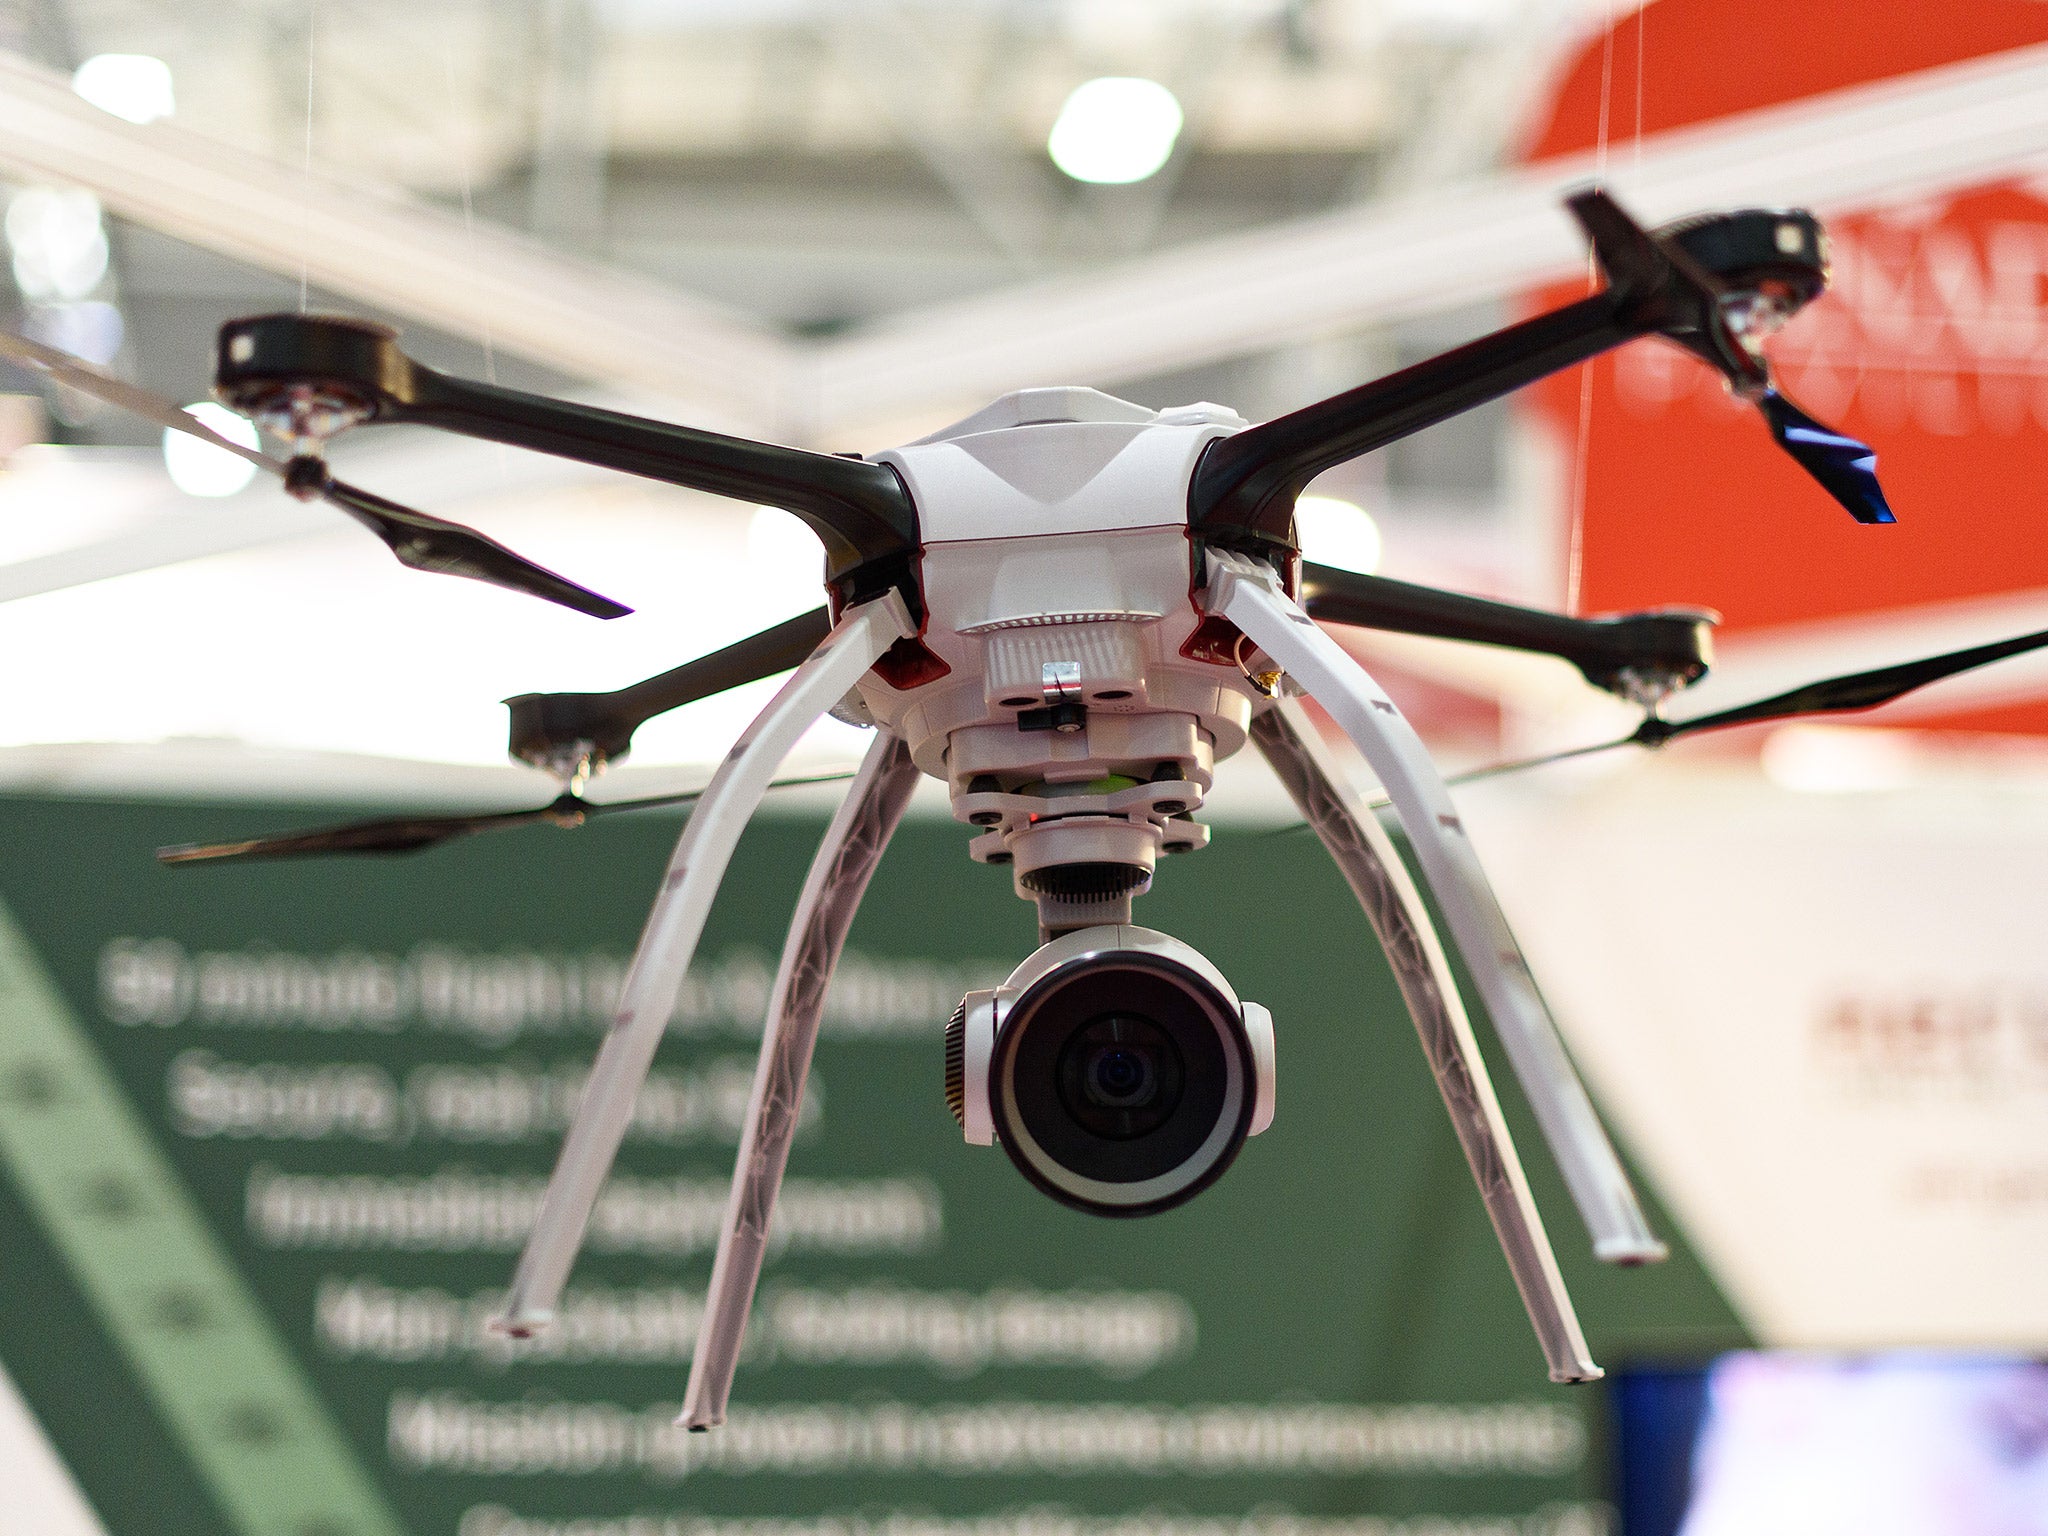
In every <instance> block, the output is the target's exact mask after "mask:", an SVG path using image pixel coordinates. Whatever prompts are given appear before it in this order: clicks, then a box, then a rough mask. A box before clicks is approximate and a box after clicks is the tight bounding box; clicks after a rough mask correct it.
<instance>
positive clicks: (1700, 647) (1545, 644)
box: [1301, 561, 1718, 695]
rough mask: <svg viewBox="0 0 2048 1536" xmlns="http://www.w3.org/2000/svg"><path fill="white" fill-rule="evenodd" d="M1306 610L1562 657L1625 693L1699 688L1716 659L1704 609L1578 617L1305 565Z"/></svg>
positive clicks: (1335, 620) (1712, 618)
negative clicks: (1666, 685)
mask: <svg viewBox="0 0 2048 1536" xmlns="http://www.w3.org/2000/svg"><path fill="white" fill-rule="evenodd" d="M1301 605H1302V607H1304V608H1305V609H1307V610H1308V612H1309V615H1310V616H1311V617H1312V618H1316V619H1322V620H1325V621H1327V622H1329V623H1332V624H1351V625H1356V626H1358V627H1359V628H1362V629H1386V630H1393V631H1396V632H1398V633H1400V634H1404V635H1430V636H1434V637H1435V638H1437V639H1441V640H1465V641H1470V642H1474V643H1476V644H1479V645H1500V646H1506V647H1508V648H1510V649H1512V650H1517V651H1535V652H1538V653H1539V654H1542V655H1545V656H1559V657H1562V658H1563V659H1564V660H1566V661H1568V662H1570V663H1571V664H1572V665H1573V666H1575V667H1577V668H1578V669H1579V671H1580V672H1582V673H1584V674H1585V677H1586V681H1587V682H1589V683H1591V684H1593V685H1594V686H1595V687H1596V688H1604V689H1606V690H1607V691H1608V692H1610V693H1619V694H1623V695H1627V694H1629V693H1630V692H1631V690H1632V688H1634V687H1635V686H1637V685H1639V684H1642V683H1647V682H1649V681H1651V680H1652V679H1668V680H1670V681H1672V682H1675V683H1676V684H1677V685H1678V686H1681V687H1683V686H1687V685H1690V684H1692V683H1695V682H1697V681H1699V679H1700V678H1702V677H1704V676H1705V675H1706V672H1707V668H1708V667H1709V666H1710V665H1711V664H1712V662H1713V648H1712V630H1713V626H1714V624H1715V623H1716V622H1717V619H1718V616H1717V615H1715V614H1712V613H1709V612H1707V611H1705V610H1703V609H1666V610H1664V611H1662V612H1651V613H1625V614H1617V615H1615V616H1613V617H1611V618H1600V619H1575V618H1572V617H1570V616H1568V615H1566V614H1562V613H1549V612H1546V611H1544V610H1542V609H1540V608H1523V607H1519V606H1517V605H1516V604H1514V603H1501V602H1495V601H1494V600H1492V599H1491V598H1485V597H1468V596H1466V595H1465V594H1463V593H1459V592H1441V591H1438V590H1437V589H1436V588H1435V587H1420V586H1416V585H1414V584H1412V583H1410V582H1405V581H1391V580H1389V579H1387V578H1386V577H1384V576H1365V575H1361V574H1360V573H1358V572H1357V571H1345V570H1339V569H1337V568H1336V567H1334V566H1328V565H1315V564H1311V563H1309V562H1306V561H1304V562H1303V563H1302V567H1301Z"/></svg>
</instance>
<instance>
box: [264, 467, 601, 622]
mask: <svg viewBox="0 0 2048 1536" xmlns="http://www.w3.org/2000/svg"><path fill="white" fill-rule="evenodd" d="M284 488H285V489H286V490H287V491H289V492H291V494H292V495H294V496H296V497H298V498H299V500H301V501H313V500H316V499H317V500H320V501H325V502H327V503H329V504H330V505H332V506H337V507H339V508H341V510H342V511H344V512H346V513H347V514H348V515H349V516H350V517H352V518H354V519H355V520H356V521H357V522H359V523H361V524H362V525H363V526H364V527H365V528H368V529H369V530H370V531H371V532H372V533H374V534H376V535H377V537H378V538H380V539H382V540H383V541H384V542H385V544H386V545H388V546H389V547H390V550H391V553H392V554H394V555H396V556H397V557H398V561H399V563H400V564H401V565H409V566H411V567H412V568H413V569H414V570H416V571H428V572H432V573H434V574H437V575H442V576H467V577H468V578H469V579H470V580H471V581H482V582H488V583H489V584H490V585H492V586H494V587H505V588H508V589H510V590H511V591H514V592H524V593H526V594H527V595H528V596H530V597H540V598H545V599H547V601H549V602H551V603H559V604H560V605H561V606H562V607H564V608H573V609H575V610H576V611H577V612H578V613H587V614H589V615H590V616H591V617H592V618H594V619H617V618H623V617H624V616H625V615H627V614H629V613H631V612H632V611H633V610H632V609H630V608H628V607H627V606H626V605H625V604H624V603H616V602H613V601H612V600H611V599H610V598H608V597H605V596H603V595H602V594H600V593H597V592H593V591H591V590H590V588H588V587H584V586H579V585H577V584H576V583H575V582H573V581H571V580H569V579H568V578H567V577H566V576H558V575H556V574H555V573H554V572H553V571H551V570H549V569H548V568H547V567H546V566H543V565H536V564H534V563H533V561H531V560H529V559H527V558H526V557H525V556H524V555H519V554H515V553H514V552H513V551H511V550H509V549H507V548H506V547H505V546H504V545H502V544H500V543H499V542H498V541H497V540H496V539H491V538H486V537H485V536H484V535H483V534H481V533H478V532H477V531H476V530H475V529H474V528H465V527H464V526H463V525H462V524H460V523H451V522H449V521H448V520H447V519H446V518H440V517H433V516H430V515H429V514H427V513H425V512H415V511H413V510H412V508H410V507H402V506H400V505H399V504H398V503H397V502H395V501H387V500H385V499H384V498H383V497H382V496H375V495H372V494H371V493H370V492H368V491H362V490H358V489H356V487H354V486H352V485H350V484H348V483H347V482H345V481H341V480H337V479H335V478H334V476H332V475H331V474H329V473H328V472H327V465H326V464H325V463H324V462H323V461H322V460H320V459H316V458H313V457H311V456H310V455H308V454H299V455H298V456H296V457H295V458H293V459H292V460H291V461H290V462H289V463H288V464H286V465H285V477H284Z"/></svg>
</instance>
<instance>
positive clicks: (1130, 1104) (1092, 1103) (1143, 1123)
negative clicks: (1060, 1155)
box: [1057, 1013, 1186, 1141]
mask: <svg viewBox="0 0 2048 1536" xmlns="http://www.w3.org/2000/svg"><path fill="white" fill-rule="evenodd" d="M1057 1071H1058V1080H1059V1095H1060V1103H1061V1104H1062V1105H1063V1106H1065V1108H1066V1111H1067V1113H1068V1114H1070V1115H1072V1116H1073V1117H1074V1119H1075V1121H1076V1122H1078V1123H1079V1124H1081V1125H1083V1126H1085V1127H1087V1129H1089V1130H1090V1131H1093V1132H1094V1133H1095V1134H1096V1135H1098V1136H1106V1137H1108V1138H1109V1139H1110V1140H1112V1141H1129V1140H1131V1139H1132V1138H1133V1137H1137V1136H1146V1135H1149V1134H1151V1133H1152V1132H1153V1131H1156V1130H1158V1129H1159V1127H1160V1126H1162V1125H1164V1124H1165V1123H1166V1121H1167V1120H1168V1119H1169V1118H1171V1117H1172V1115H1173V1112H1174V1110H1175V1109H1177V1108H1179V1106H1180V1100H1181V1089H1182V1086H1183V1084H1184V1082H1185V1080H1186V1069H1185V1067H1184V1066H1183V1065H1182V1062H1181V1055H1180V1051H1179V1050H1178V1049H1177V1048H1176V1047H1175V1045H1174V1043H1173V1037H1172V1036H1171V1035H1169V1034H1168V1033H1167V1032H1166V1031H1165V1030H1163V1029H1161V1028H1160V1027H1159V1026H1158V1025H1157V1024H1155V1023H1154V1022H1153V1021H1152V1020H1150V1019H1148V1018H1144V1017H1141V1016H1140V1015H1137V1014H1130V1013H1106V1014H1103V1015H1102V1016H1101V1017H1100V1018H1095V1019H1091V1020H1089V1021H1088V1022H1087V1023H1085V1024H1083V1025H1082V1026H1081V1027H1080V1028H1079V1029H1077V1030H1075V1031H1074V1033H1073V1034H1072V1035H1071V1036H1070V1037H1069V1038H1068V1040H1067V1043H1066V1044H1065V1045H1064V1046H1062V1047H1061V1048H1060V1056H1059V1066H1058V1069H1057Z"/></svg>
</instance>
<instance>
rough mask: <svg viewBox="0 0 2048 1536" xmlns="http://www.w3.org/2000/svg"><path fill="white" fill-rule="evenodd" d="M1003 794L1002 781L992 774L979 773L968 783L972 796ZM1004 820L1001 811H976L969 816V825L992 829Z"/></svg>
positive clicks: (968, 791)
mask: <svg viewBox="0 0 2048 1536" xmlns="http://www.w3.org/2000/svg"><path fill="white" fill-rule="evenodd" d="M1002 792H1003V786H1002V782H1001V780H999V779H997V778H996V776H995V775H994V774H992V773H977V774H976V775H975V776H974V777H973V778H971V779H969V780H968V781H967V793H968V794H970V795H999V794H1001V793H1002ZM1002 819H1003V813H1002V812H1001V811H995V810H988V811H975V812H973V813H972V814H971V815H969V816H968V818H967V820H968V823H969V824H970V825H972V826H977V827H992V826H995V825H996V824H997V823H998V822H1000V821H1001V820H1002Z"/></svg>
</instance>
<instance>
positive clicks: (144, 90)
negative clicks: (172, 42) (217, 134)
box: [71, 53, 177, 123]
mask: <svg viewBox="0 0 2048 1536" xmlns="http://www.w3.org/2000/svg"><path fill="white" fill-rule="evenodd" d="M71 89H72V90H74V91H76V92H78V94H79V95H81V96H83V97H84V98H85V99H86V100H87V101H89V102H91V103H92V104H93V105H94V106H96V107H98V108H99V109H100V110H101V111H102V112H111V113H113V114H114V116H116V117H121V118H126V119H127V120H128V121H129V122H131V123H153V122H155V121H156V120H157V119H158V118H160V117H169V116H170V115H171V114H172V113H173V112H174V111H176V110H177V98H176V97H175V96H174V95H173V94H172V92H171V66H170V65H168V64H166V63H165V62H164V61H163V60H162V59H156V58H151V57H150V56H149V55H148V54H146V53H99V54H94V55H93V56H92V57H91V58H89V59H87V60H86V61H85V62H84V63H83V64H81V65H79V66H78V69H77V71H76V72H75V73H74V74H73V75H72V76H71Z"/></svg>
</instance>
